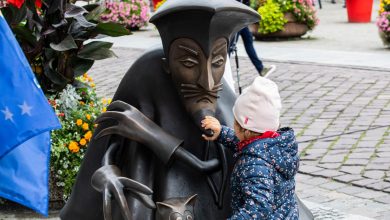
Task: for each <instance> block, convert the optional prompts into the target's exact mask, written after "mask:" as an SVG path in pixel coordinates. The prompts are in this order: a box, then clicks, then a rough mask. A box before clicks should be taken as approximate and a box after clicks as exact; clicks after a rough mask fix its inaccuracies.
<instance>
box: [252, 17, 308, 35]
mask: <svg viewBox="0 0 390 220" xmlns="http://www.w3.org/2000/svg"><path fill="white" fill-rule="evenodd" d="M284 17H285V18H286V19H287V23H286V24H285V25H284V30H281V31H277V32H274V33H269V34H262V33H259V32H258V30H259V24H258V23H256V24H252V25H251V26H249V29H250V30H251V32H252V34H253V36H254V37H255V39H256V40H270V39H275V38H295V37H301V36H303V35H304V34H306V32H307V31H308V30H309V28H308V27H307V25H306V24H302V23H298V22H296V19H295V17H294V15H293V14H291V13H286V14H285V15H284Z"/></svg>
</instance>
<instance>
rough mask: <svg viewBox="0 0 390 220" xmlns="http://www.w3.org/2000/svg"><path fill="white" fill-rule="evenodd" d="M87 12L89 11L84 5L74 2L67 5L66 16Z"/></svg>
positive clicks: (71, 16) (70, 16)
mask: <svg viewBox="0 0 390 220" xmlns="http://www.w3.org/2000/svg"><path fill="white" fill-rule="evenodd" d="M85 13H88V11H87V10H85V9H84V8H83V7H80V6H77V5H74V4H67V5H66V11H65V18H73V17H76V16H79V15H83V14H85Z"/></svg>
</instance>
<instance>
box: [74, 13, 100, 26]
mask: <svg viewBox="0 0 390 220" xmlns="http://www.w3.org/2000/svg"><path fill="white" fill-rule="evenodd" d="M74 19H76V21H77V24H78V25H80V26H81V27H83V28H93V27H96V24H94V23H91V22H89V21H87V19H85V17H84V16H82V15H77V16H75V17H74Z"/></svg>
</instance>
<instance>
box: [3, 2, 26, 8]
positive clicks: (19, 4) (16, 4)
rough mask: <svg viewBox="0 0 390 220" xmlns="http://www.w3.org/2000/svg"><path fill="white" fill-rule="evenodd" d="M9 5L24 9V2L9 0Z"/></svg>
mask: <svg viewBox="0 0 390 220" xmlns="http://www.w3.org/2000/svg"><path fill="white" fill-rule="evenodd" d="M7 3H8V4H11V5H13V6H15V7H17V8H20V7H22V5H23V3H24V0H7Z"/></svg>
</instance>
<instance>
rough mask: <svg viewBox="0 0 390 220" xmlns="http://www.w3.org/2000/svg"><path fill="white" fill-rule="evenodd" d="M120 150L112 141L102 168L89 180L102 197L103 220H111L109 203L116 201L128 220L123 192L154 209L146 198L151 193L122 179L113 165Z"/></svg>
mask: <svg viewBox="0 0 390 220" xmlns="http://www.w3.org/2000/svg"><path fill="white" fill-rule="evenodd" d="M119 148H120V144H119V143H118V142H117V141H112V142H111V143H110V145H109V147H108V149H107V151H106V153H105V154H104V157H103V159H102V167H101V168H99V169H98V170H96V171H95V173H94V174H93V175H92V178H91V185H92V187H93V188H94V189H95V190H97V191H98V192H101V193H102V195H103V215H104V219H105V220H111V219H112V213H111V201H112V199H113V197H115V199H116V200H117V202H118V204H119V207H120V209H121V213H122V216H123V218H124V219H127V220H130V219H131V218H130V210H129V207H128V204H127V200H126V196H125V191H126V192H127V193H130V194H131V195H132V196H133V197H135V198H137V199H138V200H140V201H141V202H142V203H143V204H144V205H145V206H146V207H148V208H152V209H154V208H156V207H155V203H154V202H153V200H152V199H151V198H150V197H149V196H148V195H151V194H152V193H153V191H152V190H151V189H150V188H149V187H147V186H145V185H143V184H141V183H139V182H137V181H134V180H132V179H129V178H126V177H123V176H122V175H121V171H120V170H119V168H118V167H117V166H116V165H115V164H114V155H115V154H116V153H117V151H118V149H119Z"/></svg>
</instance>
